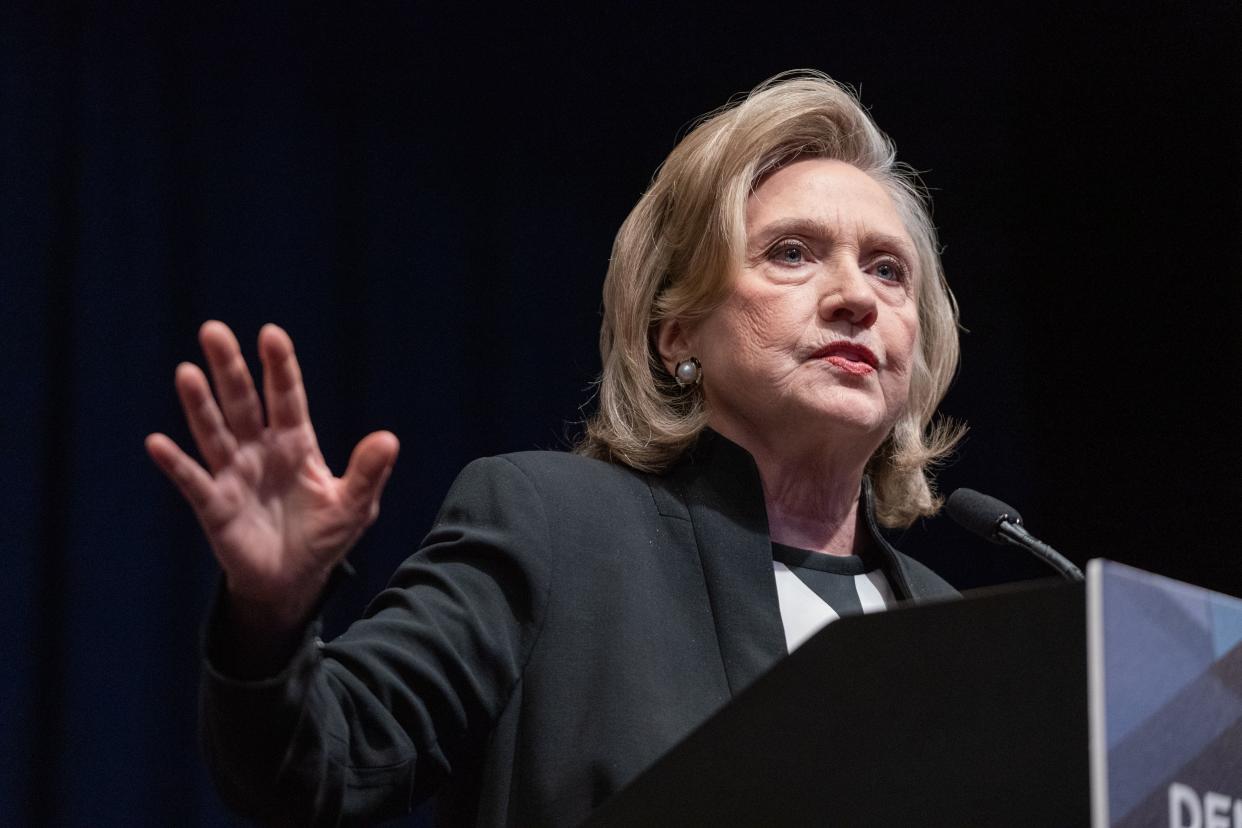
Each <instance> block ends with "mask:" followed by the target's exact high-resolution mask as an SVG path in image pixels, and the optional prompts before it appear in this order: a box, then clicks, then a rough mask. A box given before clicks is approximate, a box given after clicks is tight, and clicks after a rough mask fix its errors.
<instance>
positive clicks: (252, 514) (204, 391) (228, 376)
mask: <svg viewBox="0 0 1242 828" xmlns="http://www.w3.org/2000/svg"><path fill="white" fill-rule="evenodd" d="M199 342H200V344H201V345H202V348H203V353H204V354H205V355H206V357H207V365H208V368H209V370H210V371H211V377H212V381H213V383H214V385H215V389H216V397H213V396H212V393H211V388H210V387H209V386H208V383H207V377H206V376H204V374H203V372H202V371H201V370H200V369H199V368H198V366H196V365H193V364H191V363H188V362H184V363H182V364H180V365H178V366H177V372H176V379H175V384H176V388H177V395H178V397H179V398H180V400H181V406H182V408H183V409H184V410H185V416H186V420H187V422H188V423H189V426H190V432H191V434H192V435H193V437H194V442H195V444H196V445H197V446H198V450H199V454H200V456H201V457H202V459H203V462H204V464H205V465H206V468H204V467H203V466H202V465H200V464H199V463H197V462H195V460H194V459H193V458H191V457H190V456H189V455H187V454H186V453H185V452H184V451H182V450H181V448H179V447H178V446H177V444H176V443H174V442H173V441H172V440H171V439H169V438H168V437H167V436H166V435H164V434H151V435H149V436H148V437H147V440H146V447H147V452H148V453H149V454H150V455H151V458H152V459H153V460H154V461H155V463H156V465H158V466H159V467H160V469H161V470H162V471H163V472H164V473H165V474H166V475H167V476H168V477H169V479H170V480H172V482H173V483H174V484H176V486H177V488H178V489H180V491H181V493H182V495H184V496H185V499H186V500H187V501H188V502H189V503H190V505H191V506H192V507H193V508H194V512H195V514H196V515H197V516H198V519H199V522H200V523H201V524H202V527H203V531H204V532H205V533H206V535H207V540H208V541H209V542H210V543H211V548H212V550H213V551H214V552H215V555H216V559H217V560H218V561H219V562H220V567H221V568H222V569H223V570H224V574H225V578H226V581H227V584H228V591H229V596H230V601H231V603H232V606H233V613H234V617H235V620H236V621H237V622H238V623H241V624H242V625H243V626H245V627H247V628H250V629H251V630H254V629H255V628H261V629H263V630H264V631H266V632H267V633H268V634H269V635H271V636H273V638H274V640H275V639H278V638H279V637H281V636H283V635H286V634H288V633H289V632H290V631H292V630H296V629H297V628H299V627H300V626H301V625H302V624H304V623H305V621H306V620H307V617H308V615H309V613H310V612H311V610H312V608H313V606H314V604H315V602H316V600H317V599H318V597H319V595H320V593H321V592H322V590H323V587H324V584H325V583H326V582H327V579H328V576H329V574H330V573H331V571H332V569H333V567H334V566H336V564H337V563H338V562H339V561H340V560H341V558H342V557H344V555H345V553H346V552H347V551H348V550H349V548H350V547H351V546H352V545H353V544H354V542H355V541H357V539H358V537H359V536H360V535H361V534H362V532H363V531H364V530H365V529H366V528H367V527H368V526H369V525H371V523H372V522H374V520H375V518H376V516H377V515H378V514H379V500H380V494H381V492H382V491H383V488H384V484H385V483H386V482H387V480H388V476H389V474H390V473H391V471H392V467H393V464H394V463H395V462H396V459H397V450H398V443H397V438H396V437H395V436H394V435H393V434H392V433H391V432H387V431H377V432H374V433H372V434H369V435H368V436H367V437H365V438H363V440H362V441H361V442H359V443H358V445H357V446H356V447H355V448H354V451H353V454H352V456H351V457H350V460H349V467H348V468H347V469H346V471H345V474H344V476H343V477H339V478H338V477H335V476H333V474H332V472H331V471H330V470H329V469H328V466H327V464H326V463H325V462H324V459H323V455H322V454H321V453H320V451H319V443H318V441H317V440H316V438H315V431H314V428H312V426H311V422H310V415H309V413H308V410H307V406H306V390H305V388H304V387H303V385H302V373H301V369H300V368H299V367H298V362H297V357H296V356H294V352H293V342H292V340H290V339H289V335H288V334H286V333H285V332H284V331H283V330H281V329H280V328H278V327H277V326H275V325H270V324H269V325H265V326H263V329H262V330H261V331H259V356H260V359H261V361H262V363H263V399H264V401H265V402H266V407H267V421H266V424H265V423H264V416H263V414H264V412H263V404H262V403H261V402H260V399H259V395H258V393H257V391H256V390H255V385H254V380H253V379H252V377H251V375H250V371H249V369H248V368H247V367H246V362H245V360H244V359H243V358H242V354H241V348H240V347H239V346H238V344H237V338H236V337H234V336H233V332H232V331H231V330H229V328H228V326H226V325H224V324H223V323H221V322H215V321H211V322H206V323H204V324H203V326H202V328H201V329H200V330H199ZM217 397H218V399H219V402H218V404H217Z"/></svg>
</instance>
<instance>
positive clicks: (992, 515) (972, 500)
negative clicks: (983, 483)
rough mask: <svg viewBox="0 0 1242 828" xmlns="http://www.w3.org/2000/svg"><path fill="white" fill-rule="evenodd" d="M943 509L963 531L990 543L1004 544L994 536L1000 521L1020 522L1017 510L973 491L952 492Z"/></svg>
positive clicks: (1020, 518) (1020, 517)
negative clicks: (972, 533)
mask: <svg viewBox="0 0 1242 828" xmlns="http://www.w3.org/2000/svg"><path fill="white" fill-rule="evenodd" d="M944 509H945V511H946V512H948V513H949V517H951V518H953V520H955V521H957V523H958V525H960V526H961V527H962V528H963V529H966V530H967V531H970V532H974V533H975V534H976V535H978V536H979V537H981V538H983V539H984V540H989V541H991V542H992V543H1004V541H1003V540H1001V538H1000V537H998V536H997V534H996V525H997V524H998V523H1000V521H1001V520H1010V521H1013V522H1014V523H1021V522H1022V516H1021V515H1019V514H1018V510H1017V509H1015V508H1013V507H1012V506H1010V505H1009V504H1008V503H1005V502H1004V501H1001V500H997V499H996V498H994V497H992V496H990V495H985V494H984V493H983V492H976V491H975V490H974V489H958V490H957V491H955V492H953V494H951V495H949V499H948V500H947V501H946V502H945V504H944Z"/></svg>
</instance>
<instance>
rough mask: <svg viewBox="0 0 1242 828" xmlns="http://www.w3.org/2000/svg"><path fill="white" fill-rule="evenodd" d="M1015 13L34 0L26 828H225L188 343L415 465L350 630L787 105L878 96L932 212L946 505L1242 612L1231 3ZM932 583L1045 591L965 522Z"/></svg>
mask: <svg viewBox="0 0 1242 828" xmlns="http://www.w3.org/2000/svg"><path fill="white" fill-rule="evenodd" d="M182 5H183V6H184V8H179V6H182ZM990 8H991V9H992V10H990V11H987V12H980V11H974V10H968V9H967V7H966V5H965V4H963V6H962V8H961V9H959V10H950V9H948V7H946V8H944V9H942V8H939V7H937V6H936V5H935V4H916V3H907V4H877V3H870V2H866V3H853V4H831V3H822V2H821V3H816V4H807V5H803V6H794V5H787V6H775V5H770V6H769V5H755V6H754V7H752V8H743V7H740V6H739V7H734V8H730V7H724V6H710V7H708V6H705V7H703V8H701V9H695V8H692V7H691V6H689V5H686V4H682V3H663V4H660V5H658V6H652V7H650V8H645V7H635V6H624V5H621V4H617V5H611V6H607V7H601V8H599V9H596V10H590V11H583V10H579V11H576V12H572V13H571V12H565V11H552V10H536V9H534V8H532V7H528V6H524V5H522V6H519V7H514V8H512V9H511V11H510V13H509V14H508V15H505V16H497V15H495V14H494V13H493V12H492V11H491V10H488V9H485V8H481V7H472V6H463V7H461V8H459V9H458V10H456V11H450V10H447V9H446V8H445V4H434V5H433V4H421V3H413V4H398V3H388V4H375V3H367V4H326V3H317V4H309V3H308V4H287V5H284V6H281V5H280V4H274V3H266V4H249V3H229V2H217V3H210V4H205V3H204V4H166V5H164V6H156V5H155V4H151V5H144V4H137V5H133V4H123V3H108V4H102V3H101V4H98V5H94V6H78V5H64V4H43V3H40V4H12V5H7V7H6V9H5V12H4V15H3V22H2V23H0V55H2V58H0V59H2V61H3V62H2V64H0V67H2V70H3V75H2V79H0V81H2V85H0V96H2V99H0V104H2V108H0V137H2V140H3V149H2V153H3V156H2V164H3V166H2V179H0V198H2V199H3V202H2V203H3V211H4V212H3V218H2V220H0V239H2V246H0V278H2V279H3V281H2V283H0V330H2V331H3V342H4V349H3V350H4V353H3V358H2V359H0V365H3V369H2V370H3V372H4V373H3V376H2V377H0V395H2V396H0V417H2V421H0V440H2V443H0V448H2V449H3V455H2V460H0V475H2V478H0V484H2V489H0V493H2V495H3V512H2V514H0V518H2V520H3V523H2V524H0V526H2V530H3V534H2V535H0V543H3V558H2V560H3V564H4V566H3V575H2V576H0V585H2V586H0V607H3V612H4V615H3V616H0V621H2V622H3V630H2V632H0V640H3V641H4V650H3V655H2V661H0V663H2V664H3V667H4V678H3V679H0V746H2V748H3V752H2V757H0V760H2V762H3V767H2V769H0V785H2V787H0V821H3V822H6V823H13V822H25V821H29V822H40V823H42V822H51V823H58V824H83V825H84V824H95V825H97V824H105V823H111V822H125V823H150V824H193V823H196V822H198V823H204V824H220V823H227V822H229V821H230V818H229V817H228V816H226V814H225V812H224V811H223V809H222V806H221V805H220V804H219V803H218V801H217V799H216V798H215V795H214V793H213V792H212V791H211V789H210V786H209V784H208V782H207V779H206V774H205V772H204V771H203V770H202V767H201V763H200V760H199V759H198V755H197V749H196V745H195V737H194V713H195V701H194V699H195V682H196V670H197V654H196V649H195V641H196V635H197V628H198V624H199V622H200V618H201V616H202V613H203V610H204V608H205V606H206V602H207V600H208V597H209V594H210V592H211V590H212V588H213V585H214V579H215V577H216V576H215V570H214V563H213V562H212V560H211V557H210V554H209V552H208V550H207V549H206V547H205V544H204V542H203V541H202V540H201V539H200V537H199V534H198V531H197V529H196V525H195V523H194V521H193V518H192V516H191V514H190V511H189V509H188V508H186V507H185V506H183V504H182V503H180V502H179V500H178V498H177V496H176V495H175V493H174V491H173V490H172V488H171V487H170V486H169V485H167V484H166V483H165V481H164V480H163V479H162V478H161V477H160V476H159V475H158V473H157V472H156V471H155V469H154V467H153V466H151V464H150V463H149V462H148V460H147V459H146V457H145V455H144V452H143V450H142V438H143V436H144V435H145V434H146V433H147V432H148V431H151V430H157V429H158V430H166V431H169V432H170V433H171V434H173V436H174V437H176V438H177V439H179V440H182V441H183V443H184V442H185V441H186V440H187V435H186V431H185V428H184V426H183V425H182V422H181V416H180V413H179V410H178V408H177V405H176V401H175V397H174V394H173V391H172V373H173V368H174V366H175V365H176V363H177V362H178V361H180V360H185V359H197V358H198V354H197V351H196V342H195V332H196V329H197V327H198V325H199V323H200V322H201V321H202V320H204V319H207V318H220V319H224V320H226V321H228V322H229V323H230V324H231V325H232V326H234V328H235V329H236V330H237V331H238V332H239V335H240V336H241V337H242V339H243V343H244V345H245V347H246V348H247V352H248V356H250V357H251V358H252V359H253V357H254V346H253V342H254V335H255V334H256V332H257V330H258V328H259V326H260V325H261V324H262V323H263V322H265V321H268V320H273V321H278V322H280V323H281V324H283V325H285V326H286V327H287V328H288V329H289V331H290V332H291V334H292V335H293V337H294V340H295V342H296V343H297V345H298V348H299V352H300V355H301V358H302V362H303V366H304V370H305V373H306V380H307V384H308V386H309V393H310V398H311V406H312V413H313V415H314V417H315V421H316V424H317V426H318V429H319V433H320V437H321V442H322V443H323V447H324V452H325V454H326V456H327V457H328V460H329V462H330V463H333V464H334V466H335V467H336V468H337V469H338V470H340V469H341V468H342V466H343V464H344V461H345V459H346V458H347V456H348V452H349V449H350V447H351V446H352V444H353V441H355V440H356V439H358V438H359V437H361V436H362V435H363V434H365V433H366V432H368V431H370V430H372V429H375V428H380V427H387V428H390V429H392V430H393V431H395V432H396V433H397V434H398V435H399V436H400V437H401V439H402V443H403V450H402V456H401V460H400V462H399V464H398V467H397V470H396V473H395V475H394V477H393V479H392V481H391V483H390V485H389V488H388V492H387V494H386V496H385V500H384V515H383V517H382V518H381V520H380V522H379V523H378V524H377V525H376V526H375V528H374V529H373V530H372V531H371V533H370V534H369V536H368V537H367V538H366V539H365V540H364V541H363V543H362V544H361V546H360V547H359V548H358V549H357V550H356V551H355V553H354V554H353V556H352V559H353V560H354V561H355V563H356V564H357V566H358V568H359V577H358V578H357V579H355V582H354V583H352V584H349V585H347V586H346V587H345V588H344V589H342V591H341V592H340V594H339V595H338V596H337V598H336V600H335V603H334V605H333V608H332V613H331V621H332V624H333V625H334V626H335V628H337V629H339V628H340V625H341V624H343V623H345V621H346V619H348V618H349V617H352V616H354V615H356V614H357V613H358V612H360V610H361V608H362V606H363V605H364V603H365V600H366V598H367V596H368V595H370V594H372V593H373V592H375V591H376V590H377V589H378V588H379V587H380V586H381V585H382V583H383V581H384V580H385V578H386V576H387V574H388V573H389V572H390V571H391V570H392V569H393V568H394V566H395V565H396V563H397V562H398V561H399V560H400V559H401V558H402V557H404V556H405V555H406V554H408V553H409V552H410V551H411V550H412V549H413V548H414V546H415V544H416V543H417V542H418V540H419V538H420V537H421V535H422V533H423V532H424V531H425V530H426V528H427V527H428V525H429V522H430V519H431V517H432V515H433V514H434V511H435V509H436V507H437V506H438V503H439V500H440V498H441V497H442V495H443V493H444V491H445V489H446V488H447V486H448V484H449V482H450V481H451V480H452V478H453V476H454V475H455V474H456V472H457V470H458V469H459V468H460V467H461V466H462V465H463V464H465V463H466V462H467V461H468V460H470V459H472V458H474V457H476V456H479V455H483V454H489V453H497V452H503V451H512V450H519V449H528V448H535V447H541V448H556V447H563V446H565V445H566V444H567V439H568V437H569V436H571V435H572V434H574V433H575V427H574V425H573V423H574V421H576V420H579V419H580V418H581V416H582V415H581V409H580V407H581V406H584V405H586V404H588V401H589V398H590V390H589V386H590V383H591V380H592V378H593V376H594V375H595V373H596V371H597V370H598V357H597V355H596V333H597V329H598V323H599V313H598V310H599V289H600V285H601V282H602V279H603V275H604V271H605V267H606V263H607V258H608V253H609V247H610V244H611V240H612V236H613V234H614V233H615V231H616V229H617V227H618V226H619V224H620V222H621V220H622V219H623V218H624V216H625V214H626V213H627V212H628V210H629V209H630V207H631V206H632V205H633V204H634V202H635V201H636V199H637V198H638V196H639V195H640V193H641V192H642V191H643V189H644V187H645V185H646V184H647V182H648V181H649V178H650V176H651V174H652V172H653V170H654V169H655V168H656V166H657V165H658V164H659V162H660V161H661V159H662V158H663V157H664V156H665V155H666V154H667V152H668V151H669V150H670V149H671V148H672V146H673V145H674V143H675V142H676V140H677V138H678V137H679V136H680V135H681V134H684V130H685V127H686V125H687V124H688V123H689V122H690V121H691V120H692V119H694V118H695V117H696V116H698V115H700V114H702V113H703V112H705V111H707V110H709V109H711V108H714V107H716V106H718V105H720V104H721V103H723V102H724V101H726V100H727V99H728V98H729V97H730V96H731V95H733V94H735V93H738V92H742V91H745V90H747V89H749V88H750V87H752V86H754V85H755V84H756V83H758V82H760V81H762V80H763V79H765V78H767V77H768V76H770V75H772V74H775V73H776V72H778V71H780V70H784V69H789V68H795V67H805V66H809V67H816V68H820V69H823V70H825V71H827V72H828V73H829V74H831V75H833V76H834V77H836V78H838V79H840V80H842V81H846V82H848V83H851V84H854V85H856V86H858V87H859V88H860V89H861V94H862V99H863V101H864V103H865V104H867V105H868V106H869V107H871V108H872V112H873V114H874V115H875V117H876V119H877V120H878V122H879V123H880V125H881V127H882V128H884V129H885V130H886V131H888V132H889V133H890V134H892V135H893V136H894V137H895V139H896V140H897V143H898V146H899V148H900V154H901V156H902V157H903V158H904V159H905V160H906V161H908V162H909V163H911V164H913V165H914V166H916V167H918V168H919V169H921V170H924V171H926V173H925V178H926V181H927V183H928V184H929V185H930V186H931V187H932V188H933V189H934V191H935V195H936V219H937V223H938V225H939V227H940V230H941V237H942V241H943V242H944V244H945V251H944V262H945V266H946V269H947V272H948V274H949V278H950V282H951V284H952V285H953V287H954V289H955V291H956V293H957V296H958V299H959V301H960V303H961V306H962V319H963V323H964V325H965V327H966V328H967V329H968V332H967V333H965V334H964V335H963V347H964V357H963V364H962V371H961V374H960V378H959V379H958V381H957V383H956V385H955V386H954V388H953V390H952V391H951V393H950V395H949V397H948V399H947V401H946V402H945V404H944V406H943V410H944V411H945V412H946V413H948V414H950V415H952V416H954V417H957V418H961V419H964V420H965V421H967V422H968V423H969V424H970V426H971V432H970V437H969V439H968V440H967V442H966V443H965V444H964V446H963V448H962V450H961V452H960V454H959V458H958V459H957V461H956V462H955V463H953V464H952V465H950V466H949V467H948V468H946V469H945V470H944V471H943V473H942V475H941V480H942V481H943V488H944V489H945V490H946V491H948V490H951V489H952V488H954V487H956V486H958V485H970V486H973V487H976V488H979V489H982V490H985V491H990V492H993V493H995V494H997V495H998V496H1000V497H1003V498H1005V499H1007V500H1009V501H1011V502H1013V503H1014V504H1015V505H1017V506H1019V507H1020V508H1021V509H1022V510H1023V513H1024V514H1025V516H1026V519H1027V523H1028V525H1029V526H1031V527H1032V528H1033V529H1034V531H1035V532H1036V533H1037V534H1039V535H1041V536H1042V537H1044V538H1045V539H1046V540H1047V541H1049V542H1050V543H1052V544H1053V545H1055V546H1057V547H1059V548H1060V549H1061V550H1062V551H1064V552H1065V553H1066V554H1068V555H1069V557H1071V558H1073V559H1074V560H1075V561H1077V562H1078V563H1080V564H1081V563H1083V562H1085V561H1086V559H1088V558H1090V557H1096V556H1106V557H1109V558H1113V559H1115V560H1119V561H1123V562H1126V563H1131V564H1134V565H1137V566H1142V567H1145V568H1148V569H1152V570H1155V571H1157V572H1161V573H1164V574H1167V575H1170V576H1173V577H1177V578H1181V579H1184V580H1188V581H1191V582H1194V583H1198V584H1203V585H1206V586H1209V587H1212V588H1215V589H1219V590H1222V591H1226V592H1231V593H1234V594H1242V566H1240V565H1239V561H1238V551H1237V546H1238V541H1237V539H1236V537H1235V532H1234V525H1235V516H1236V513H1237V511H1238V504H1239V502H1242V473H1240V471H1239V469H1240V467H1242V448H1240V447H1239V439H1238V426H1239V418H1238V414H1237V409H1236V406H1235V402H1234V399H1235V394H1234V385H1235V384H1236V382H1237V378H1238V371H1237V365H1238V359H1239V356H1242V354H1240V351H1242V337H1240V336H1239V332H1238V328H1237V322H1236V319H1237V316H1238V313H1239V311H1242V265H1240V264H1239V251H1238V248H1239V242H1240V240H1242V234H1240V233H1239V230H1242V210H1240V209H1239V208H1240V204H1242V199H1240V197H1239V188H1240V186H1242V165H1240V163H1239V157H1240V156H1239V151H1240V150H1242V140H1240V138H1242V131H1240V130H1239V124H1238V121H1237V120H1236V116H1235V113H1236V111H1237V109H1238V106H1239V104H1240V103H1242V100H1240V98H1242V96H1240V95H1239V91H1240V86H1242V72H1240V68H1239V61H1238V43H1239V36H1240V35H1242V30H1240V27H1239V18H1238V14H1237V12H1236V11H1235V9H1236V8H1237V4H1236V2H1234V0H1222V2H1201V3H1193V4H1188V5H1187V4H1180V3H1168V4H1159V3H1152V2H1147V3H1140V4H1138V5H1135V4H1133V3H1127V4H1121V3H1118V4H1116V6H1115V8H1113V9H1107V8H1097V9H1095V10H1092V11H1084V10H1081V9H1077V10H1070V8H1069V7H1068V6H1067V7H1066V8H1061V9H1058V8H1055V7H1053V6H1049V5H1047V4H1024V6H1023V7H1022V8H1021V9H1020V10H1018V9H1010V10H1006V11H1004V12H1002V11H1000V10H998V9H997V8H996V7H990ZM905 545H906V546H907V548H909V549H910V550H911V551H913V552H915V553H916V554H918V555H919V556H921V557H923V558H924V559H925V560H927V561H929V562H930V563H932V564H933V565H934V566H936V567H937V568H939V569H941V570H942V571H944V572H945V573H946V574H948V575H949V576H950V577H951V578H952V579H953V580H954V581H955V582H956V583H957V584H958V585H960V586H962V587H972V586H979V585H983V584H988V583H995V582H999V581H1005V580H1011V579H1015V578H1026V577H1031V576H1032V575H1035V574H1039V569H1038V568H1037V567H1035V566H1034V565H1032V564H1029V563H1027V562H1025V561H1024V560H1023V559H1022V558H1021V557H1019V556H1017V555H1013V554H1009V553H1007V552H1006V551H1005V550H1002V549H999V548H994V547H988V546H985V545H984V544H982V543H980V542H976V541H973V540H971V539H969V538H967V537H966V536H965V535H964V534H963V533H961V532H960V531H959V530H957V529H955V528H953V527H951V526H948V525H947V523H946V521H945V520H944V519H937V520H934V521H930V522H928V523H927V524H926V525H923V526H920V527H917V528H916V529H915V530H913V531H911V532H910V533H909V536H908V537H907V539H906V544H905Z"/></svg>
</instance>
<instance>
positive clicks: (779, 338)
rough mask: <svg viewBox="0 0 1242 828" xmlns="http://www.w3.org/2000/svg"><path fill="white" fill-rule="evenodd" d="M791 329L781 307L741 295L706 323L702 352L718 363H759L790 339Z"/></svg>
mask: <svg viewBox="0 0 1242 828" xmlns="http://www.w3.org/2000/svg"><path fill="white" fill-rule="evenodd" d="M789 327H790V322H789V320H788V319H786V318H785V314H782V313H781V306H780V304H779V303H776V302H773V301H771V300H770V298H768V297H762V296H747V295H744V294H742V293H741V292H740V291H738V292H735V293H734V294H733V295H732V296H731V297H730V298H729V299H728V300H727V301H726V302H725V304H723V305H721V306H720V307H719V308H717V309H716V311H715V312H713V314H712V315H711V316H710V317H708V319H707V320H705V322H704V324H703V327H702V328H701V329H700V337H699V339H700V345H701V347H700V350H701V351H702V352H703V353H705V354H710V355H712V357H713V359H714V360H715V361H723V362H725V363H732V364H745V363H750V362H756V361H759V360H761V359H762V358H763V355H764V354H767V353H770V352H771V351H772V350H773V349H775V348H778V347H779V346H780V344H781V343H782V342H784V341H785V340H787V339H788V338H789V337H788V331H787V329H788V328H789Z"/></svg>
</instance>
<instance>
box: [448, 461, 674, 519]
mask: <svg viewBox="0 0 1242 828" xmlns="http://www.w3.org/2000/svg"><path fill="white" fill-rule="evenodd" d="M657 480H659V478H656V477H653V476H651V475H647V474H644V473H642V472H639V471H636V470H634V469H631V468H629V467H628V466H622V465H618V464H615V463H607V462H604V461H602V460H595V459H593V458H590V457H583V456H581V455H577V454H570V453H569V452H564V451H522V452H515V453H512V454H501V455H496V456H494V457H482V458H479V459H478V460H474V461H472V462H471V463H469V464H468V465H467V466H466V467H465V468H464V469H462V471H461V473H460V474H459V475H458V476H457V480H456V481H455V482H454V483H453V486H452V488H451V489H450V490H449V496H448V499H447V502H448V503H453V502H462V501H467V502H474V503H483V502H487V503H495V504H519V505H521V504H525V505H528V506H531V505H534V503H536V502H537V503H539V504H540V508H541V509H542V510H545V511H551V512H555V513H560V514H565V513H595V512H598V511H601V510H604V509H610V508H611V509H622V510H624V509H625V504H630V505H631V506H633V507H635V508H642V509H649V508H651V507H652V506H653V494H652V483H653V481H657Z"/></svg>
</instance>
